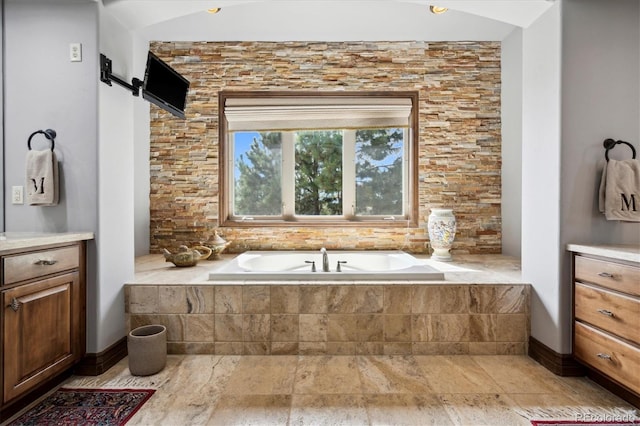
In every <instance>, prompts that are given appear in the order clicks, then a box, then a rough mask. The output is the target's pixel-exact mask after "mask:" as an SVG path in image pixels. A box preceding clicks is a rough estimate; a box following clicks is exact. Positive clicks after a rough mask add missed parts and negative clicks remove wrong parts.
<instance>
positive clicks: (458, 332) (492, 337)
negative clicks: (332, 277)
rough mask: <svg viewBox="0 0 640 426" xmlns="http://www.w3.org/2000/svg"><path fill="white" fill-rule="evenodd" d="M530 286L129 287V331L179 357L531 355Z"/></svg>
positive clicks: (127, 295) (126, 306)
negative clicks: (155, 337) (163, 332)
mask: <svg viewBox="0 0 640 426" xmlns="http://www.w3.org/2000/svg"><path fill="white" fill-rule="evenodd" d="M530 293H531V288H530V286H529V285H528V284H500V285H473V284H467V285H462V284H461V285H455V284H445V285H436V284H426V285H418V284H415V285H401V284H391V285H364V284H363V285H332V284H330V285H312V284H309V283H303V284H300V285H297V284H287V285H186V284H185V285H125V313H126V321H127V326H128V328H129V330H132V329H134V328H137V327H140V326H143V325H148V324H163V325H165V326H166V327H167V341H168V351H169V353H178V354H193V353H200V354H218V355H230V354H234V355H243V354H244V355H269V354H270V355H297V354H299V355H321V354H328V355H356V354H357V355H382V354H385V355H397V354H402V355H410V354H414V355H436V354H438V355H462V354H465V355H467V354H472V355H523V354H526V353H527V344H528V340H529V330H530V320H529V318H530V314H529V305H530Z"/></svg>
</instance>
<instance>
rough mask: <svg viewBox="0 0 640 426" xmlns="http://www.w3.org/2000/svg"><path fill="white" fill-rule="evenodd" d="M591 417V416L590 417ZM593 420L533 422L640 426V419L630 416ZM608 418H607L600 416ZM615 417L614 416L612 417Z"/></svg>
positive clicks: (539, 423)
mask: <svg viewBox="0 0 640 426" xmlns="http://www.w3.org/2000/svg"><path fill="white" fill-rule="evenodd" d="M590 417H591V416H590ZM592 417H593V419H591V420H576V421H574V420H531V424H532V425H533V426H586V425H591V426H596V425H609V426H635V425H639V424H640V419H637V418H634V417H632V416H629V417H630V418H622V419H614V418H611V419H608V418H598V416H592ZM600 417H607V416H600ZM612 417H614V416H612Z"/></svg>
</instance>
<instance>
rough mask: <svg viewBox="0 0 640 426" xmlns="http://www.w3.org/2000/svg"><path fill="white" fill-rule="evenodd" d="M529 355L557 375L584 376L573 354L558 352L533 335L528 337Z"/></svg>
mask: <svg viewBox="0 0 640 426" xmlns="http://www.w3.org/2000/svg"><path fill="white" fill-rule="evenodd" d="M529 356H530V357H531V358H533V359H535V360H536V361H538V362H539V363H540V364H541V365H542V366H543V367H545V368H546V369H547V370H549V371H551V372H552V373H554V374H556V375H558V376H565V377H568V376H584V375H586V373H587V372H586V370H585V368H584V367H583V366H582V364H580V363H579V362H578V361H576V360H575V359H574V358H573V355H571V354H560V353H558V352H556V351H554V350H553V349H551V348H550V347H548V346H547V345H545V344H544V343H542V342H540V341H539V340H536V339H534V338H533V337H529Z"/></svg>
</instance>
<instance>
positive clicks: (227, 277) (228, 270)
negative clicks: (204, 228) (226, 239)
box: [209, 250, 444, 283]
mask: <svg viewBox="0 0 640 426" xmlns="http://www.w3.org/2000/svg"><path fill="white" fill-rule="evenodd" d="M327 258H328V265H329V271H323V254H322V253H321V252H320V251H319V250H318V251H248V252H245V253H243V254H241V255H239V256H237V257H236V258H234V259H232V260H231V261H230V262H228V263H227V264H225V265H224V266H222V267H220V268H219V269H216V270H214V271H211V272H210V273H209V279H210V280H216V281H247V280H249V281H269V280H278V281H287V280H293V281H314V282H315V281H355V280H362V281H389V282H390V283H393V282H394V281H424V280H444V272H442V271H440V270H438V269H436V268H434V267H432V266H430V265H427V263H426V262H425V261H424V260H420V259H416V258H415V257H413V256H411V255H410V254H408V253H405V252H403V251H327ZM338 261H340V271H338V270H337V269H338V267H337V265H338ZM314 265H315V272H314V271H313V266H314Z"/></svg>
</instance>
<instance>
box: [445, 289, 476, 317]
mask: <svg viewBox="0 0 640 426" xmlns="http://www.w3.org/2000/svg"><path fill="white" fill-rule="evenodd" d="M469 298H470V296H469V289H468V286H462V285H444V286H440V313H441V314H467V313H469V303H470V302H469Z"/></svg>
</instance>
